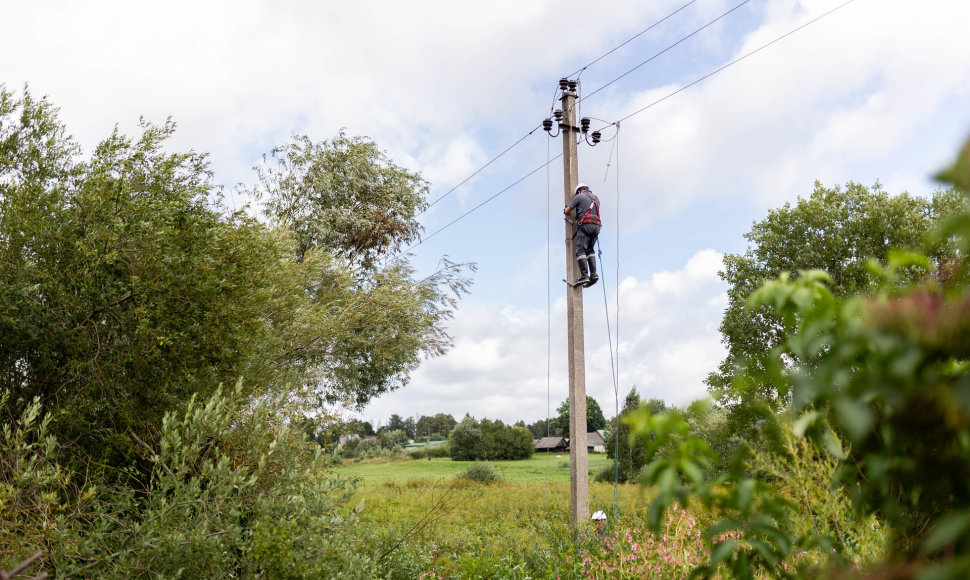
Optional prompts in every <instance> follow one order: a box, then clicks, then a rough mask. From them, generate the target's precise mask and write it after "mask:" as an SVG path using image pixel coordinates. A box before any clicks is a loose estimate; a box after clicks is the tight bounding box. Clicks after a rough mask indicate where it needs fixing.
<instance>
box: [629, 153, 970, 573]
mask: <svg viewBox="0 0 970 580" xmlns="http://www.w3.org/2000/svg"><path fill="white" fill-rule="evenodd" d="M941 178H942V179H944V180H946V181H947V182H949V183H952V184H954V185H956V186H957V187H959V188H960V189H961V190H962V191H963V193H964V194H968V195H970V189H968V186H970V142H968V143H967V145H966V146H964V148H963V150H962V151H961V153H960V155H959V157H958V159H957V162H956V163H955V164H954V166H953V167H951V168H950V169H948V170H947V171H945V172H944V173H942V174H941ZM968 208H970V206H968V205H964V206H963V208H962V209H961V210H960V211H959V212H958V213H956V214H955V215H953V216H951V217H948V218H946V219H944V220H943V221H942V222H941V223H940V224H939V226H938V227H937V228H934V230H933V232H932V234H931V235H930V237H929V238H928V244H927V250H926V251H925V252H923V253H919V252H912V251H909V252H901V251H891V252H888V253H887V256H886V261H885V262H884V263H882V264H881V263H879V262H877V261H875V260H873V261H871V262H869V264H868V268H869V271H870V273H871V276H872V278H873V280H874V281H875V282H874V287H867V288H860V289H858V290H857V292H856V293H853V294H851V295H845V294H840V293H837V292H836V291H834V290H833V288H835V287H837V285H838V282H837V279H836V278H834V277H833V276H830V275H829V274H827V273H825V272H820V271H802V272H800V273H799V275H798V276H797V277H794V278H793V277H791V276H789V275H787V274H782V275H780V276H779V277H778V278H776V279H775V280H771V281H768V282H766V283H765V284H763V285H762V286H761V287H760V288H759V289H758V290H757V291H755V292H753V293H752V295H751V297H750V298H749V300H748V308H749V311H750V312H758V311H759V309H764V308H768V309H771V310H772V311H773V315H774V316H776V317H777V320H779V321H780V322H779V323H780V325H781V332H780V339H779V343H778V346H777V347H776V348H774V349H772V351H771V352H768V353H763V354H762V355H761V357H760V358H759V359H758V361H757V364H752V365H750V366H749V367H748V369H747V370H746V376H750V377H751V380H753V381H755V382H757V383H759V384H770V385H772V386H773V387H774V388H776V389H778V390H779V392H788V393H791V400H792V408H791V410H790V411H789V412H788V413H787V414H786V415H787V416H788V417H790V419H786V416H785V415H783V416H780V420H779V421H778V424H779V425H780V426H781V427H782V428H785V426H786V425H787V429H788V430H789V431H790V432H791V434H792V435H793V436H794V437H797V438H800V439H803V441H805V442H807V444H805V443H799V444H798V445H797V446H792V445H788V447H787V449H783V450H780V451H778V450H776V452H775V453H776V454H777V455H776V457H780V458H782V459H783V460H782V461H779V460H777V459H771V458H769V459H767V460H765V459H764V458H763V457H762V459H761V460H760V461H759V462H760V464H761V465H762V466H771V465H775V466H777V465H782V464H787V466H788V467H786V468H785V471H791V472H797V471H799V470H801V471H802V472H804V474H803V475H802V476H800V477H797V478H794V479H791V480H789V482H790V483H791V484H800V485H802V486H807V485H810V483H811V481H810V479H809V478H808V477H806V476H807V474H808V473H810V472H813V471H814V472H821V473H826V474H828V482H827V487H828V488H829V489H834V490H839V491H840V493H844V494H846V495H845V497H846V498H848V500H849V502H851V506H852V508H853V511H854V512H855V513H857V514H860V516H861V517H862V518H869V517H871V516H876V518H877V521H878V522H881V523H882V524H883V525H885V526H886V528H887V529H888V531H889V534H890V542H891V545H890V548H889V549H888V550H887V551H885V552H884V553H885V554H886V556H885V560H884V562H883V566H884V568H885V569H884V570H883V571H881V572H880V575H881V576H896V577H924V578H931V577H932V578H965V577H967V575H968V574H970V395H968V393H970V365H968V364H967V360H968V357H970V347H968V345H970V259H968V256H970V209H968ZM943 244H952V245H953V247H955V248H956V249H957V250H958V251H957V252H955V253H954V255H953V257H952V258H951V259H949V260H945V261H943V262H942V263H941V262H939V261H937V260H934V256H933V251H934V249H935V248H939V247H941V246H942V245H943ZM914 272H915V273H917V275H915V276H914ZM631 423H632V426H633V429H634V432H636V433H637V434H639V436H640V438H641V440H643V441H644V442H645V443H646V444H647V445H648V449H647V453H648V456H651V457H652V455H653V453H654V452H655V451H656V450H657V449H658V448H659V446H662V445H669V446H671V447H672V449H673V450H674V452H673V454H672V455H670V456H669V457H667V458H663V459H658V460H657V461H655V462H653V463H651V465H650V466H649V467H648V468H647V470H646V471H645V473H644V483H647V484H654V485H657V486H658V495H657V496H656V500H655V501H654V503H653V505H652V506H651V510H650V514H651V523H652V524H653V525H657V524H659V520H660V518H661V517H662V513H663V510H664V509H665V508H666V506H668V505H670V504H671V503H672V502H673V501H675V500H676V501H680V502H681V503H686V502H688V501H700V502H701V503H703V504H705V505H707V506H708V507H709V508H712V509H716V510H717V511H718V512H719V513H720V514H721V517H722V518H723V519H722V520H721V521H720V522H718V523H717V524H716V525H715V526H713V527H712V528H711V529H710V530H709V531H708V538H709V539H710V541H711V543H712V552H711V561H710V562H709V565H711V566H713V565H717V564H718V563H720V562H727V563H729V565H730V567H731V568H732V571H733V574H735V575H737V576H747V577H750V576H751V574H752V572H753V569H754V568H761V569H762V570H764V571H767V572H768V573H769V574H770V575H773V576H788V575H790V571H791V568H786V567H785V563H786V562H789V563H790V562H791V561H792V560H793V559H795V560H797V558H798V557H799V554H803V553H804V552H805V551H806V550H815V551H816V553H818V554H823V555H824V556H825V559H826V560H828V562H829V563H828V565H829V566H833V567H841V566H844V565H846V564H848V563H849V562H852V561H854V560H853V554H859V553H861V552H859V549H858V546H857V545H856V544H858V543H859V538H858V536H859V533H860V531H861V530H865V529H866V527H867V526H866V525H863V526H861V527H855V528H853V529H849V528H846V527H844V526H836V525H834V524H836V523H838V521H837V520H838V518H833V517H832V515H831V514H837V513H841V512H844V510H838V509H837V505H836V504H834V503H833V504H832V505H820V506H809V507H810V509H812V510H813V512H814V513H813V518H814V523H813V524H812V525H809V526H798V525H795V523H793V521H792V518H791V513H792V510H793V508H795V507H797V506H796V505H795V502H793V501H791V499H789V498H790V497H791V494H787V495H786V493H785V492H784V489H778V488H774V487H771V486H769V485H767V484H766V483H765V482H764V481H763V480H759V479H756V478H750V477H746V476H744V474H742V473H738V472H735V473H732V474H730V475H723V476H721V477H718V478H714V479H710V478H709V477H708V476H709V474H710V470H709V468H710V464H711V458H712V456H713V452H712V451H711V449H710V448H709V446H708V445H707V444H706V443H704V442H703V441H700V440H699V439H697V438H695V437H690V436H689V433H688V429H687V424H686V422H685V421H684V420H683V419H682V418H681V417H679V416H677V415H673V414H666V415H663V414H661V415H651V414H649V413H642V414H639V415H637V416H635V417H634V418H633V419H632V420H631ZM773 424H774V420H771V421H769V422H767V423H766V427H770V426H772V425H773ZM770 433H771V429H766V431H765V435H766V436H767V435H770ZM781 440H782V441H785V440H786V438H784V437H783V438H781ZM787 440H788V441H789V442H791V441H793V439H792V438H791V437H787ZM806 445H810V446H806ZM799 449H800V450H801V451H798V450H799ZM798 457H801V459H800V460H798V461H794V459H796V458H798ZM803 460H807V461H808V462H809V463H810V464H813V466H812V468H811V469H807V470H806V469H801V468H799V467H797V465H798V464H799V463H801V461H803ZM833 461H834V462H836V464H838V468H835V465H833V463H832V462H833ZM767 471H768V472H769V473H770V472H771V469H768V470H767ZM775 476H776V477H779V478H780V480H781V481H782V482H784V481H786V478H787V476H786V475H785V474H784V473H776V474H775ZM682 482H686V483H682ZM815 487H816V488H817V487H819V486H815ZM833 510H835V511H833ZM863 521H865V520H863ZM725 532H732V533H733V534H734V535H733V536H731V538H730V539H725V536H724V533H725ZM719 534H720V535H719ZM853 537H855V538H856V539H855V540H853V539H852V538H853ZM707 570H708V571H710V568H707ZM815 574H816V575H817V574H818V570H816V571H815ZM822 575H832V574H830V573H829V574H824V573H823V574H822Z"/></svg>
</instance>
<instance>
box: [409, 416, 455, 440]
mask: <svg viewBox="0 0 970 580" xmlns="http://www.w3.org/2000/svg"><path fill="white" fill-rule="evenodd" d="M457 424H458V422H457V421H455V418H454V417H452V416H451V415H447V414H445V413H437V414H435V415H425V416H422V417H420V418H419V419H418V422H417V424H416V425H415V429H416V430H417V438H418V439H422V438H430V439H431V440H433V441H434V440H439V441H440V440H442V439H448V434H449V433H451V430H452V429H454V428H455V426H456V425H457Z"/></svg>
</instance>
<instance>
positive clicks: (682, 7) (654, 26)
mask: <svg viewBox="0 0 970 580" xmlns="http://www.w3.org/2000/svg"><path fill="white" fill-rule="evenodd" d="M694 2H697V0H690V2H688V3H687V4H684V5H683V6H681V7H680V8H678V9H677V10H674V11H673V12H671V13H670V14H668V15H666V16H664V17H663V18H661V19H660V20H658V21H656V22H654V23H653V24H651V25H650V26H648V27H646V28H644V29H643V30H641V31H640V32H638V33H636V34H634V35H633V36H632V37H630V38H629V39H627V40H626V41H624V42H622V43H621V44H620V45H618V46H617V47H616V48H614V49H613V50H610V51H608V52H606V53H605V54H603V55H600V56H599V57H598V58H596V59H595V60H593V61H592V62H590V63H589V64H587V65H586V66H584V67H582V68H581V69H579V70H578V71H575V72H573V73H571V74H569V75H566V76H567V77H572V76H575V75H578V74H582V72H583V71H584V70H586V69H588V68H589V67H591V66H593V65H594V64H596V63H598V62H599V61H601V60H603V59H604V58H606V57H608V56H610V55H611V54H613V53H614V52H616V51H618V50H620V49H621V48H623V47H624V46H626V45H628V44H630V43H631V42H633V41H634V40H636V39H637V38H640V37H641V36H643V35H644V34H646V33H647V32H650V31H651V30H653V29H654V28H656V27H657V26H660V25H661V24H663V23H664V22H666V21H667V19H669V18H671V17H672V16H674V15H675V14H677V13H678V12H680V11H681V10H683V9H684V8H687V7H688V6H690V5H691V4H693V3H694Z"/></svg>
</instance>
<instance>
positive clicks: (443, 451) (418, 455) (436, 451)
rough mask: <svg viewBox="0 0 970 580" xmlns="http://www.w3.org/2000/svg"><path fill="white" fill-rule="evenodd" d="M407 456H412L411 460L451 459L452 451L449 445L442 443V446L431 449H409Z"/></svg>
mask: <svg viewBox="0 0 970 580" xmlns="http://www.w3.org/2000/svg"><path fill="white" fill-rule="evenodd" d="M407 454H408V455H410V456H411V459H427V458H429V457H451V449H450V448H449V447H448V444H447V443H442V444H441V445H433V446H431V447H418V448H417V449H409V450H408V451H407Z"/></svg>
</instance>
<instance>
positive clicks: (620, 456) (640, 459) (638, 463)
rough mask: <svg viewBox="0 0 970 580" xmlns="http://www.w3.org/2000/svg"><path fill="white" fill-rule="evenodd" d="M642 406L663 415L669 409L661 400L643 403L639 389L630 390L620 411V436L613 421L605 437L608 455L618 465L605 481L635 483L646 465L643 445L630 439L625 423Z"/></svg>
mask: <svg viewBox="0 0 970 580" xmlns="http://www.w3.org/2000/svg"><path fill="white" fill-rule="evenodd" d="M641 406H643V407H645V408H647V409H649V410H650V412H652V413H662V412H664V411H665V410H666V409H667V404H666V403H664V402H663V401H661V400H660V399H650V400H649V401H646V402H645V403H641V401H640V393H638V392H637V388H636V387H633V388H632V389H630V392H629V393H627V395H626V398H625V399H624V400H623V408H622V409H621V410H620V421H619V431H620V432H619V434H617V432H616V430H615V429H616V428H617V422H616V421H613V422H612V423H611V425H610V429H609V430H607V431H606V434H605V435H604V436H603V442H604V443H605V444H606V455H607V456H609V457H612V458H613V460H614V462H616V465H614V466H612V469H611V470H610V471H611V473H609V474H606V475H608V477H606V476H604V479H608V480H610V481H612V480H613V479H614V478H617V477H618V478H619V480H620V481H623V482H633V481H637V480H638V478H639V477H640V470H641V469H643V466H644V465H645V464H646V461H647V457H646V454H645V451H644V447H643V444H642V443H640V442H639V441H637V440H635V439H633V438H631V437H630V427H629V425H627V424H626V422H625V421H626V419H627V418H628V417H630V415H631V414H632V413H634V412H635V411H636V410H637V409H639V408H640V407H641ZM617 435H619V437H617ZM617 445H619V447H617ZM617 449H619V453H617ZM604 473H605V472H604Z"/></svg>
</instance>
